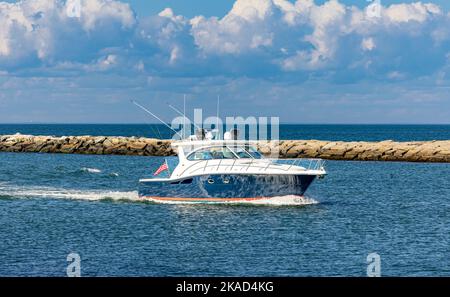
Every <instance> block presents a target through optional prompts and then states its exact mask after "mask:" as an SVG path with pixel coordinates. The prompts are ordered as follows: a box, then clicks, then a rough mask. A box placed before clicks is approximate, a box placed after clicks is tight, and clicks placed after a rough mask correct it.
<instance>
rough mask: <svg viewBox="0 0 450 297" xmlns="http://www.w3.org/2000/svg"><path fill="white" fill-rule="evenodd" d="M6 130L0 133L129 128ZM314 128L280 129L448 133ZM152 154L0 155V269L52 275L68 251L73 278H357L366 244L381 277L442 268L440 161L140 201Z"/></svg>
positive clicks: (349, 165) (447, 263) (61, 268)
mask: <svg viewBox="0 0 450 297" xmlns="http://www.w3.org/2000/svg"><path fill="white" fill-rule="evenodd" d="M11 127H12V126H8V127H5V126H0V134H11V133H15V132H21V133H23V134H26V133H30V134H50V135H53V134H65V135H69V134H76V135H81V134H94V133H92V131H98V134H105V135H133V133H135V132H136V131H137V130H138V129H141V128H137V127H131V128H130V127H129V126H126V128H124V131H122V132H121V131H120V129H119V128H113V129H112V128H111V127H109V126H106V127H104V126H99V125H96V126H95V127H92V126H80V127H69V126H65V128H64V129H65V130H64V131H62V128H61V129H56V128H55V127H54V126H53V125H52V126H50V127H46V128H45V127H44V128H37V127H35V126H33V127H29V126H22V128H21V130H20V131H16V130H14V127H13V128H11ZM302 127H303V126H302ZM11 129H12V130H11ZM27 129H28V130H27ZM39 129H41V130H39ZM109 129H112V131H111V130H109ZM117 129H118V130H117ZM128 129H130V130H128ZM323 129H324V130H326V131H324V132H323V133H324V135H320V133H319V132H317V131H313V129H310V130H307V129H306V128H304V127H303V130H302V131H299V132H298V133H299V134H295V132H294V130H288V131H289V132H287V131H285V132H283V133H289V135H292V137H291V138H318V139H337V137H338V136H336V137H332V136H333V134H334V135H340V136H339V137H341V139H347V140H348V139H351V138H352V137H355V139H363V138H366V139H372V140H373V139H384V138H380V137H382V133H381V132H380V131H387V132H386V135H391V136H392V137H388V136H386V138H391V139H399V140H400V139H401V140H423V139H430V137H431V138H433V139H443V138H449V137H448V136H446V135H448V133H449V130H450V129H449V127H448V126H431V127H430V126H418V128H415V129H413V128H412V127H410V128H408V127H406V126H405V127H403V126H402V127H399V126H394V127H389V126H382V127H379V128H378V129H375V128H372V127H370V128H368V127H367V126H363V127H361V126H346V127H342V126H340V127H339V128H332V127H331V126H330V127H329V128H328V129H325V128H323ZM3 131H9V132H7V133H5V132H3ZM33 131H34V132H33ZM45 131H47V132H45ZM105 131H106V132H105ZM108 131H110V133H109V134H108V133H107V132H108ZM389 131H390V132H389ZM413 131H416V132H415V133H413ZM417 131H424V132H421V133H418V132H417ZM439 131H442V134H440V132H439ZM127 133H131V134H127ZM136 134H137V133H136ZM306 135H316V136H317V137H312V136H311V137H308V136H306ZM344 135H346V136H344ZM358 135H359V136H358ZM412 135H414V136H412ZM413 137H414V138H413ZM449 139H450V138H449ZM162 161H163V159H162V158H159V157H134V156H92V155H91V156H89V155H56V154H21V153H18V154H16V153H0V165H1V166H0V226H1V227H0V275H1V276H32V275H37V276H42V275H49V276H64V275H65V273H66V267H67V265H68V264H69V262H67V261H66V257H67V255H68V254H69V253H71V252H76V253H78V254H79V255H80V256H81V274H82V275H84V276H174V275H178V276H179V275H182V276H186V275H211V276H212V275H214V276H216V275H217V276H240V275H250V276H280V275H288V276H305V275H306V276H330V275H331V276H346V275H352V276H364V275H366V271H367V262H366V258H367V255H368V254H369V253H373V252H376V253H378V254H379V255H380V257H381V274H382V275H384V276H404V275H410V276H411V275H412V276H419V275H424V276H436V275H446V276H450V257H449V255H450V244H449V243H450V224H449V223H448V222H450V182H449V177H450V164H426V163H420V164H419V163H417V164H416V163H395V162H394V163H386V162H345V161H344V162H342V161H328V162H327V164H326V167H327V171H328V173H329V174H328V176H327V177H326V178H325V179H323V180H318V181H316V182H315V183H314V184H313V185H312V186H311V188H310V189H309V190H308V191H307V194H306V196H307V197H308V198H309V199H310V200H311V201H315V202H316V203H313V204H308V205H303V206H255V205H162V204H153V203H149V202H144V201H141V200H140V199H139V198H138V197H137V191H136V189H137V180H138V179H139V177H141V176H144V175H148V174H149V173H150V172H153V170H154V169H155V167H157V166H159V165H160V164H161V163H162Z"/></svg>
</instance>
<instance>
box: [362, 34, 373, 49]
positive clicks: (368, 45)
mask: <svg viewBox="0 0 450 297" xmlns="http://www.w3.org/2000/svg"><path fill="white" fill-rule="evenodd" d="M361 47H362V49H363V50H365V51H371V50H373V49H374V48H375V41H374V40H373V38H372V37H368V38H364V39H363V40H362V41H361Z"/></svg>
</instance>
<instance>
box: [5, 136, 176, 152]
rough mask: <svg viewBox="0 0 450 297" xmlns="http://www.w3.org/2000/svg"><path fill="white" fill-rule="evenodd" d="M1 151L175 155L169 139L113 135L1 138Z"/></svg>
mask: <svg viewBox="0 0 450 297" xmlns="http://www.w3.org/2000/svg"><path fill="white" fill-rule="evenodd" d="M0 151H3V152H29V153H62V154H92V155H136V156H170V155H175V153H174V151H173V149H172V148H171V146H170V141H169V140H160V139H153V138H137V137H113V136H62V137H51V136H32V135H20V134H16V135H4V136H0Z"/></svg>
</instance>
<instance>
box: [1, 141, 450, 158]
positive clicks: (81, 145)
mask: <svg viewBox="0 0 450 297" xmlns="http://www.w3.org/2000/svg"><path fill="white" fill-rule="evenodd" d="M170 144H171V141H170V140H160V139H152V138H137V137H113V136H97V137H95V136H63V137H51V136H32V135H20V134H16V135H4V136H0V152H1V151H3V152H32V153H63V154H98V155H136V156H172V155H175V152H174V150H173V149H172V147H171V145H170ZM258 146H259V149H260V151H261V152H262V153H263V154H266V155H277V151H278V154H279V156H280V157H281V158H322V159H328V160H357V161H407V162H447V163H448V162H450V140H446V141H417V142H394V141H391V140H387V141H381V142H356V141H355V142H342V141H320V140H283V141H279V142H268V143H267V142H261V143H259V145H258Z"/></svg>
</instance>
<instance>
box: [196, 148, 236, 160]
mask: <svg viewBox="0 0 450 297" xmlns="http://www.w3.org/2000/svg"><path fill="white" fill-rule="evenodd" d="M235 158H236V157H235V155H234V154H233V152H232V151H231V150H230V149H229V148H227V147H225V146H224V147H210V148H205V149H201V150H198V151H196V152H193V153H192V154H190V155H189V156H188V158H187V159H188V160H190V161H195V160H211V159H235Z"/></svg>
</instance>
